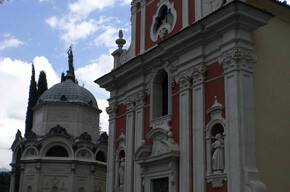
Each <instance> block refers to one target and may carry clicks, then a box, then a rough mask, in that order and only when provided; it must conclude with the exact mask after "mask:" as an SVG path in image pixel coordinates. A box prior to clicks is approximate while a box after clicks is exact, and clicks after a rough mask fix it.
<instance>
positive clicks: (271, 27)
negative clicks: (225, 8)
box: [249, 0, 290, 192]
mask: <svg viewBox="0 0 290 192" xmlns="http://www.w3.org/2000/svg"><path fill="white" fill-rule="evenodd" d="M269 2H270V1H259V0H258V1H256V0H255V1H249V3H253V4H254V5H256V6H259V7H261V8H263V9H266V10H268V11H271V12H272V13H274V14H275V15H276V16H275V17H274V18H272V19H271V20H270V22H269V23H268V24H267V25H266V26H264V27H262V28H260V29H258V30H257V31H255V32H253V33H252V39H253V41H254V42H255V46H254V53H255V54H256V55H257V56H258V61H257V63H256V64H255V65H254V101H255V103H254V107H255V124H256V125H255V127H256V146H257V165H258V169H259V171H260V174H261V180H262V181H264V182H265V184H266V186H267V188H268V191H269V192H272V191H280V192H287V191H289V189H290V183H289V179H288V178H289V172H290V166H289V162H290V154H289V146H290V140H289V127H290V121H289V114H290V97H289V95H290V89H289V87H290V76H289V71H290V63H289V58H290V57H289V45H290V36H289V34H290V23H289V18H290V12H289V8H284V7H282V6H281V5H276V4H275V3H272V4H270V3H269ZM286 19H287V20H286Z"/></svg>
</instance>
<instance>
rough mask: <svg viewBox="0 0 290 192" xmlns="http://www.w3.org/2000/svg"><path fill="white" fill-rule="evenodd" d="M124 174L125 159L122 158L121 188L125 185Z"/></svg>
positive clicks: (120, 167)
mask: <svg viewBox="0 0 290 192" xmlns="http://www.w3.org/2000/svg"><path fill="white" fill-rule="evenodd" d="M124 172H125V158H124V157H122V158H121V160H120V166H119V179H120V187H123V185H124Z"/></svg>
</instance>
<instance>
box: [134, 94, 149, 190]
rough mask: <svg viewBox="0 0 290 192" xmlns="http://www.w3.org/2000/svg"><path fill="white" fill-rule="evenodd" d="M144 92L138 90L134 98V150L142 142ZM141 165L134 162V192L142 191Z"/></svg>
mask: <svg viewBox="0 0 290 192" xmlns="http://www.w3.org/2000/svg"><path fill="white" fill-rule="evenodd" d="M145 96H146V95H145V93H144V92H140V93H139V94H137V97H136V99H135V103H136V111H135V151H134V152H136V150H137V149H138V148H139V147H140V146H141V145H142V144H143V142H144V138H143V135H144V105H145ZM141 174H142V173H141V167H140V165H139V164H137V163H136V162H134V192H142V176H141Z"/></svg>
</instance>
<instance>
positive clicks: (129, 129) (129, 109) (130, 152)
mask: <svg viewBox="0 0 290 192" xmlns="http://www.w3.org/2000/svg"><path fill="white" fill-rule="evenodd" d="M125 105H126V154H125V181H124V191H126V192H132V191H133V185H134V183H133V181H134V178H133V176H134V174H133V173H134V166H133V160H134V115H135V103H134V101H133V100H132V98H130V97H129V98H128V99H127V100H126V102H125Z"/></svg>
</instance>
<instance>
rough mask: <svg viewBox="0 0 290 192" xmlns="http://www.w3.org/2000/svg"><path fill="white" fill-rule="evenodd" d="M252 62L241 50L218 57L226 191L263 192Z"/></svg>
mask: <svg viewBox="0 0 290 192" xmlns="http://www.w3.org/2000/svg"><path fill="white" fill-rule="evenodd" d="M255 62H256V56H255V55H254V54H253V52H252V51H251V50H249V49H246V48H242V47H234V48H232V49H229V50H227V51H225V52H222V53H221V56H220V57H219V63H220V65H222V66H223V68H224V78H225V110H226V114H227V116H226V126H227V127H228V145H229V147H228V150H227V151H226V162H228V163H227V165H226V169H227V170H228V171H227V172H228V191H237V192H243V191H248V192H256V191H259V192H265V191H267V189H266V186H265V185H264V183H263V182H261V181H260V178H259V173H258V171H257V167H256V151H255V148H256V147H255V127H254V102H253V72H252V67H253V64H254V63H255Z"/></svg>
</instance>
